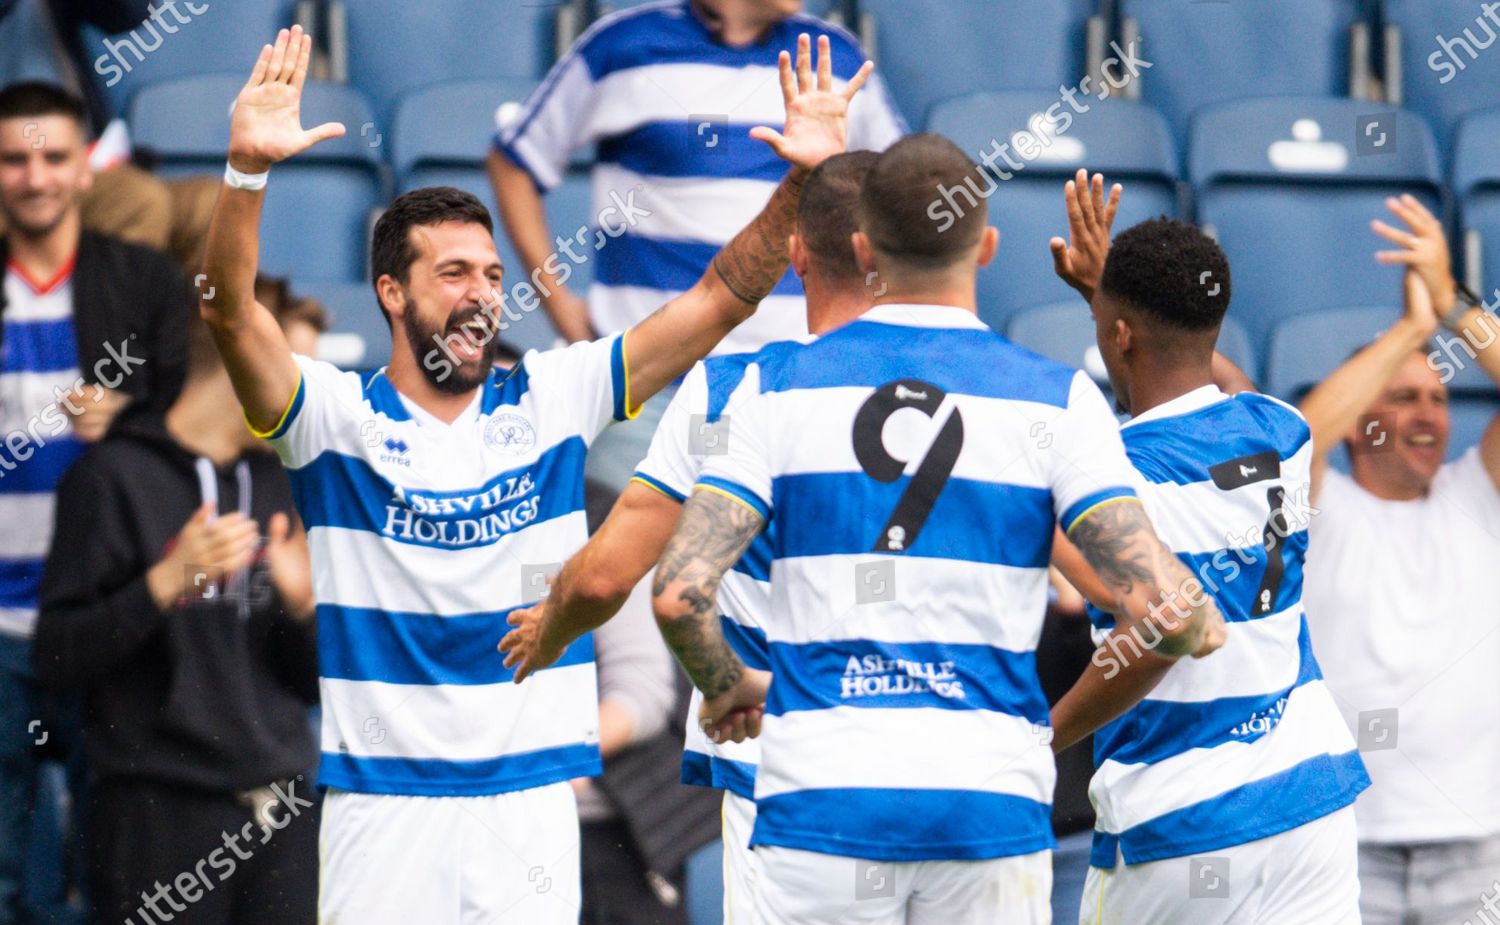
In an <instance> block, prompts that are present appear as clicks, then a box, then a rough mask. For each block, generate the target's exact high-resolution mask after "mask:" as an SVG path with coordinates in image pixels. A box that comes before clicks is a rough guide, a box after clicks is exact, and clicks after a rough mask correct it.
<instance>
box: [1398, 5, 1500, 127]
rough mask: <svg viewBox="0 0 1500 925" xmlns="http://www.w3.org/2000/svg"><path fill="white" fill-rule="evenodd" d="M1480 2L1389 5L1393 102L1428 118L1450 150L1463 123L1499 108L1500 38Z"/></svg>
mask: <svg viewBox="0 0 1500 925" xmlns="http://www.w3.org/2000/svg"><path fill="white" fill-rule="evenodd" d="M1480 6H1481V5H1480V3H1479V2H1477V0H1385V2H1384V4H1383V5H1382V13H1383V15H1384V17H1385V23H1386V32H1387V43H1388V47H1387V51H1386V76H1387V81H1386V86H1387V93H1388V98H1389V99H1390V100H1391V101H1392V102H1393V103H1395V104H1396V105H1400V106H1405V107H1406V108H1407V109H1411V110H1415V111H1416V112H1420V113H1422V114H1423V115H1424V116H1426V117H1427V118H1428V119H1429V120H1430V121H1431V122H1432V124H1433V126H1434V128H1435V129H1436V130H1437V134H1438V139H1439V141H1441V142H1442V143H1443V144H1444V146H1445V147H1446V146H1447V145H1448V144H1449V143H1451V142H1452V140H1453V132H1454V130H1455V129H1456V128H1457V126H1458V122H1459V119H1460V118H1461V117H1462V116H1463V115H1464V114H1465V113H1468V112H1472V111H1474V110H1476V109H1483V108H1487V107H1490V106H1494V105H1495V102H1496V100H1497V96H1496V88H1497V87H1500V50H1497V49H1495V48H1492V47H1490V46H1493V45H1494V44H1495V41H1496V39H1497V38H1500V27H1497V26H1496V25H1495V23H1494V22H1492V21H1491V20H1490V19H1489V18H1488V17H1486V16H1485V15H1484V14H1483V11H1482V10H1481V8H1480Z"/></svg>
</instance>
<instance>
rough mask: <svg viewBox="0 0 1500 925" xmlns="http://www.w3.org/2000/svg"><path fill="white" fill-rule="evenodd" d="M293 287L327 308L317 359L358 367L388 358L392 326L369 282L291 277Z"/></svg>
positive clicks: (375, 366)
mask: <svg viewBox="0 0 1500 925" xmlns="http://www.w3.org/2000/svg"><path fill="white" fill-rule="evenodd" d="M292 290H293V291H294V292H295V293H296V294H297V295H300V296H306V297H308V298H312V299H317V300H318V301H319V302H322V303H323V307H324V308H326V309H327V310H328V314H329V325H328V332H327V333H326V334H324V335H323V336H322V338H320V340H319V343H318V353H319V356H318V359H320V360H327V361H328V362H330V363H333V364H334V365H336V366H339V367H341V368H343V369H360V370H363V369H379V368H380V367H382V366H384V365H385V364H386V363H388V362H390V358H391V328H390V325H389V324H388V323H387V322H386V320H385V313H384V312H382V311H381V310H380V303H379V300H378V299H377V298H376V296H375V289H374V286H373V285H372V284H370V283H340V282H327V281H319V280H310V281H308V282H302V281H301V280H294V281H293V284H292Z"/></svg>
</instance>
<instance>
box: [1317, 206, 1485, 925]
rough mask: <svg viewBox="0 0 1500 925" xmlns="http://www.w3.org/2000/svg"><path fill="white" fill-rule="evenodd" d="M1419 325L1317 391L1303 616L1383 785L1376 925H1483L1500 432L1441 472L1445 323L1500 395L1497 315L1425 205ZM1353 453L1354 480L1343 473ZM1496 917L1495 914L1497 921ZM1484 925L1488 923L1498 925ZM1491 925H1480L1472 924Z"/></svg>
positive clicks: (1369, 801) (1388, 257)
mask: <svg viewBox="0 0 1500 925" xmlns="http://www.w3.org/2000/svg"><path fill="white" fill-rule="evenodd" d="M1388 205H1389V207H1390V209H1391V211H1392V212H1394V213H1395V214H1396V216H1397V217H1399V218H1400V219H1401V220H1402V221H1403V222H1404V223H1405V224H1406V226H1407V229H1409V230H1405V229H1400V228H1395V227H1392V226H1389V225H1386V224H1384V223H1382V222H1376V223H1375V228H1376V230H1377V231H1378V232H1379V233H1380V234H1381V235H1382V236H1383V237H1385V238H1387V239H1388V240H1390V241H1392V242H1394V243H1396V244H1397V245H1399V248H1400V249H1399V250H1395V251H1387V252H1384V253H1382V254H1380V255H1379V257H1380V260H1381V262H1384V263H1393V264H1404V265H1405V266H1406V267H1407V268H1408V270H1407V277H1406V311H1405V314H1404V315H1403V316H1402V317H1401V318H1400V319H1398V320H1397V321H1396V322H1395V323H1394V324H1393V325H1391V327H1390V329H1389V330H1387V331H1386V332H1385V333H1384V334H1382V335H1380V337H1379V338H1377V339H1376V340H1375V342H1374V343H1372V344H1371V345H1370V346H1368V347H1366V348H1365V349H1363V350H1361V351H1360V352H1359V353H1358V354H1356V355H1355V356H1354V357H1353V358H1352V359H1350V360H1349V361H1348V362H1346V363H1345V364H1344V365H1343V366H1341V367H1340V368H1339V369H1338V370H1337V371H1335V372H1334V373H1333V375H1331V376H1329V377H1328V379H1327V380H1325V381H1324V382H1323V383H1322V384H1321V385H1319V386H1318V387H1317V388H1315V389H1314V390H1313V391H1312V392H1311V393H1310V394H1309V395H1308V396H1307V398H1306V400H1305V401H1304V402H1303V405H1302V410H1303V412H1304V414H1305V415H1306V416H1307V421H1308V424H1309V426H1310V427H1311V428H1312V435H1313V442H1314V458H1313V483H1312V484H1313V493H1312V508H1311V510H1312V515H1311V523H1310V526H1309V528H1308V529H1309V552H1308V557H1307V574H1306V590H1305V598H1304V599H1305V600H1306V603H1307V617H1308V623H1309V626H1310V628H1311V632H1312V636H1313V644H1314V647H1315V648H1316V649H1317V651H1318V653H1319V661H1320V662H1321V663H1322V666H1323V672H1324V676H1325V678H1326V683H1327V684H1328V687H1329V689H1330V690H1331V691H1332V692H1333V693H1334V695H1335V697H1336V699H1337V700H1338V703H1339V705H1340V707H1341V709H1342V710H1343V712H1344V718H1345V720H1346V721H1347V722H1348V723H1349V725H1350V726H1351V727H1352V728H1353V729H1354V732H1355V735H1356V736H1357V738H1358V740H1359V746H1360V750H1361V751H1362V752H1363V753H1364V759H1365V763H1366V765H1367V766H1368V768H1369V772H1370V777H1371V779H1372V780H1373V781H1374V786H1372V787H1371V788H1370V789H1369V790H1367V791H1366V792H1365V793H1364V795H1362V796H1361V797H1360V798H1359V802H1358V803H1356V804H1355V815H1356V818H1357V820H1358V825H1359V838H1360V852H1359V875H1360V884H1361V890H1360V908H1361V912H1362V914H1363V917H1364V921H1365V923H1366V925H1410V923H1414V922H1415V923H1420V925H1429V923H1439V922H1441V923H1447V922H1459V921H1468V920H1469V918H1470V917H1472V916H1473V915H1474V914H1475V912H1476V910H1477V908H1478V905H1479V904H1480V903H1481V902H1483V901H1485V900H1484V898H1485V897H1486V896H1490V895H1491V894H1494V895H1500V890H1497V888H1496V882H1497V880H1500V790H1497V789H1496V787H1495V769H1496V767H1497V766H1500V698H1497V697H1496V696H1495V694H1496V684H1495V666H1496V665H1500V610H1497V608H1496V606H1495V603H1494V599H1493V598H1492V597H1491V596H1490V594H1491V590H1490V578H1491V574H1492V571H1493V569H1494V568H1495V563H1497V562H1500V419H1496V420H1493V421H1491V422H1490V425H1489V427H1488V428H1487V429H1486V430H1485V433H1484V436H1483V438H1482V439H1481V441H1480V443H1479V445H1478V446H1475V447H1470V448H1468V449H1467V450H1465V451H1464V453H1463V454H1462V455H1461V456H1460V457H1459V458H1458V459H1457V461H1455V462H1451V463H1444V462H1443V460H1444V458H1445V456H1446V451H1447V444H1448V436H1449V414H1448V389H1447V386H1446V384H1445V382H1444V377H1442V376H1440V375H1439V374H1438V372H1437V367H1436V364H1435V363H1434V362H1433V359H1432V358H1431V357H1430V356H1429V353H1428V351H1429V349H1430V345H1429V343H1428V338H1430V337H1432V336H1433V334H1434V333H1435V332H1436V331H1437V329H1438V326H1439V325H1440V324H1441V325H1442V326H1443V327H1446V328H1448V329H1449V330H1450V331H1452V332H1453V333H1454V334H1456V335H1458V337H1460V338H1462V339H1463V340H1464V341H1465V342H1466V343H1467V344H1468V345H1469V353H1468V356H1472V357H1473V361H1474V362H1478V363H1479V364H1480V366H1481V367H1483V369H1484V370H1485V372H1486V373H1488V374H1489V376H1490V378H1492V379H1494V380H1496V381H1497V382H1500V349H1497V348H1496V347H1495V346H1494V344H1495V341H1496V336H1495V335H1496V327H1495V325H1496V320H1495V316H1494V315H1492V314H1490V313H1488V312H1485V311H1481V310H1480V308H1479V307H1477V305H1476V303H1477V300H1471V299H1468V298H1466V297H1462V296H1459V294H1458V292H1457V287H1456V285H1455V283H1454V281H1453V278H1452V275H1451V271H1450V265H1449V261H1450V258H1449V254H1448V245H1447V242H1446V240H1445V239H1444V237H1443V230H1442V224H1441V223H1440V222H1439V221H1438V220H1437V219H1436V218H1434V217H1433V216H1432V215H1431V214H1430V213H1428V212H1427V210H1426V209H1424V208H1423V207H1422V206H1421V204H1419V203H1418V202H1417V200H1416V199H1415V198H1413V197H1410V196H1403V197H1401V198H1400V199H1392V200H1390V201H1389V203H1388ZM1340 442H1344V443H1345V444H1346V445H1347V446H1348V448H1349V454H1350V459H1351V463H1352V466H1351V473H1350V475H1344V474H1343V473H1341V472H1338V471H1336V470H1334V469H1332V468H1330V467H1329V466H1328V454H1329V453H1330V452H1331V451H1332V450H1333V448H1334V447H1335V446H1336V445H1337V444H1338V443H1340ZM1485 908H1487V909H1492V908H1493V907H1491V906H1488V905H1487V906H1486V907H1485ZM1486 917H1487V916H1486ZM1475 921H1477V919H1476V920H1475Z"/></svg>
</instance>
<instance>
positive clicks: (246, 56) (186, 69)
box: [84, 0, 294, 112]
mask: <svg viewBox="0 0 1500 925" xmlns="http://www.w3.org/2000/svg"><path fill="white" fill-rule="evenodd" d="M154 6H155V7H163V8H165V7H166V4H162V3H157V4H154ZM293 6H294V3H293V0H234V2H233V3H222V2H221V3H212V2H202V3H197V4H192V5H188V4H184V3H177V4H175V5H174V6H172V7H170V8H166V9H164V10H163V12H162V13H161V14H160V15H159V16H158V17H157V20H158V21H159V22H160V23H161V24H160V25H157V24H156V23H155V22H152V21H149V20H148V21H146V22H143V23H142V24H141V25H139V26H137V27H135V28H134V29H131V30H128V31H126V32H123V33H119V34H116V35H104V34H103V33H101V32H99V31H98V30H97V29H95V28H93V27H92V26H88V27H85V28H84V49H85V53H86V54H87V55H88V59H89V61H91V62H93V66H94V70H95V71H96V72H97V73H98V76H99V79H100V81H101V82H102V83H103V84H104V85H105V93H107V94H108V95H109V98H110V102H111V104H112V105H113V106H114V108H115V109H116V110H117V111H122V112H123V111H124V110H125V109H126V107H127V105H128V104H129V102H130V99H131V97H132V96H133V95H134V94H135V93H137V92H139V91H140V90H142V89H144V88H145V87H148V86H150V85H151V84H153V83H157V82H160V81H169V80H177V79H180V78H187V77H196V76H199V75H203V74H212V73H216V72H217V73H233V74H235V75H236V76H237V77H238V78H239V82H240V83H241V84H243V83H244V82H245V78H246V77H249V76H250V68H251V67H252V66H253V65H254V64H255V57H256V55H258V54H259V53H260V49H261V46H263V45H266V44H269V43H271V42H274V41H276V32H277V30H279V29H281V28H284V27H286V26H290V25H291V24H292V7H293ZM193 7H197V8H201V9H203V12H202V13H199V14H196V15H194V14H193V13H192V9H193ZM173 10H175V11H176V15H174V14H173V12H172V11H173ZM184 19H186V20H187V22H182V20H184ZM168 28H172V29H175V30H176V31H175V32H173V33H168V32H167V31H166V30H167V29H168ZM230 99H231V100H232V99H234V97H233V96H231V97H230Z"/></svg>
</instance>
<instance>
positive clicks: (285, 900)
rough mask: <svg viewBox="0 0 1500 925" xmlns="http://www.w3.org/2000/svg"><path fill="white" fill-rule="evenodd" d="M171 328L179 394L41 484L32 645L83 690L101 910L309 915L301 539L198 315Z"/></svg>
mask: <svg viewBox="0 0 1500 925" xmlns="http://www.w3.org/2000/svg"><path fill="white" fill-rule="evenodd" d="M298 323H302V324H312V325H313V326H314V327H315V326H316V325H317V324H318V323H319V322H318V320H317V318H316V317H315V316H314V317H313V318H312V320H311V321H306V320H304V321H300V322H298ZM189 331H190V335H191V336H190V345H189V353H190V367H189V376H188V382H187V386H186V388H185V389H184V390H183V393H182V396H181V397H180V398H179V399H178V400H177V401H176V402H175V403H174V404H173V405H172V407H171V408H169V409H168V410H167V412H166V413H165V415H136V416H133V417H132V418H131V419H130V420H128V421H122V422H121V424H120V425H119V426H117V427H116V428H114V429H113V430H112V431H111V433H110V436H109V438H108V439H106V440H105V441H104V442H103V443H101V444H99V445H97V446H95V447H93V448H92V449H91V450H90V451H89V452H88V453H87V454H85V455H84V457H83V458H82V459H80V460H79V462H78V464H77V465H76V466H74V467H73V469H72V470H71V471H70V472H69V474H68V476H67V477H66V478H65V479H64V481H63V484H62V485H61V486H60V487H59V489H58V505H57V533H56V536H55V538H54V540H53V544H52V549H51V553H50V555H49V557H48V567H47V572H46V578H45V582H44V585H43V594H42V609H41V615H40V618H39V619H38V621H37V633H36V644H35V650H34V652H33V663H34V666H35V671H36V676H37V678H38V680H39V681H41V682H43V683H46V684H50V685H56V686H59V687H66V688H82V690H83V693H84V699H85V707H84V720H83V729H84V742H85V748H86V753H87V757H88V761H89V767H90V773H91V779H92V785H91V799H90V805H89V808H88V813H87V819H88V830H89V831H88V835H89V837H88V842H87V848H86V852H87V855H88V867H89V872H90V883H89V886H90V892H91V894H92V897H93V899H94V904H95V909H96V914H97V916H98V918H99V920H100V921H110V922H114V921H121V920H122V919H123V920H124V921H126V922H132V923H134V922H135V921H137V919H136V918H135V916H137V915H139V916H140V921H142V922H147V921H157V919H154V918H149V917H148V910H149V913H150V914H152V915H155V916H159V918H160V920H161V921H168V920H170V919H171V917H172V916H173V915H174V914H175V916H176V918H175V921H176V922H178V923H180V925H190V923H194V922H200V923H228V922H234V923H268V925H269V923H277V925H296V923H309V925H311V923H312V922H314V921H315V920H316V909H317V867H318V865H317V831H318V823H317V818H316V814H317V809H316V801H315V800H313V799H312V782H311V780H310V779H308V778H307V777H306V776H305V775H306V773H307V772H308V771H309V769H310V768H311V767H312V765H313V763H314V761H315V760H316V756H317V749H316V747H315V745H314V743H313V737H312V732H311V730H310V728H309V726H308V723H307V718H306V710H307V707H308V705H310V704H312V703H314V702H316V699H317V689H318V688H317V677H318V668H317V650H316V629H315V622H314V620H313V598H312V580H311V571H310V565H309V562H308V553H307V540H306V536H305V534H304V533H303V532H302V530H301V528H300V527H297V526H295V525H294V524H293V522H292V515H291V513H290V512H291V510H292V491H291V485H290V482H289V481H288V479H287V477H286V474H285V472H284V471H283V470H282V467H281V464H280V461H279V460H278V459H277V458H276V456H275V454H274V453H272V452H270V450H269V448H268V447H267V446H266V445H265V444H264V443H263V442H262V441H260V440H258V439H256V438H255V437H253V436H252V435H251V434H250V431H249V429H248V428H247V427H246V425H245V422H244V421H243V419H242V418H241V417H240V415H239V414H238V401H237V399H236V398H235V395H234V390H233V388H232V386H231V385H230V382H229V375H228V373H226V372H225V370H224V367H223V364H222V362H221V361H220V360H219V357H218V353H217V351H216V350H215V349H214V346H213V344H212V341H211V337H210V335H209V332H208V329H207V326H206V325H205V324H204V323H202V322H201V321H199V320H197V319H192V320H191V321H190V322H189ZM261 526H264V527H265V530H266V536H265V538H264V539H262V537H261V531H260V528H261ZM262 545H263V548H262ZM84 550H87V553H88V554H87V555H80V552H81V551H84ZM184 909H186V911H184Z"/></svg>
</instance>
